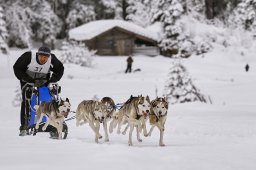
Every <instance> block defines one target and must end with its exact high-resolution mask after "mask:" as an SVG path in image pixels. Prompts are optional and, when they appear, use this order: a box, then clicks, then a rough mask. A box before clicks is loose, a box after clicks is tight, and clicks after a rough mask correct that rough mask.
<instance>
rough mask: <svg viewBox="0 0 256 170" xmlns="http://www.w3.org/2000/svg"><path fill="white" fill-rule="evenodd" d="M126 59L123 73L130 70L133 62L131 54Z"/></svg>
mask: <svg viewBox="0 0 256 170" xmlns="http://www.w3.org/2000/svg"><path fill="white" fill-rule="evenodd" d="M126 61H127V68H126V70H125V73H131V72H132V63H133V59H132V56H129V57H128V58H127V60H126Z"/></svg>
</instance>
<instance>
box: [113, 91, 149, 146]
mask: <svg viewBox="0 0 256 170" xmlns="http://www.w3.org/2000/svg"><path fill="white" fill-rule="evenodd" d="M149 112H150V99H149V97H148V96H147V97H143V96H142V95H140V96H138V97H133V96H131V97H130V99H129V100H127V101H126V102H125V103H124V105H123V106H122V107H121V108H120V110H119V111H118V112H117V113H116V114H115V115H114V118H113V120H112V122H111V123H110V127H109V130H110V132H113V128H114V127H116V125H117V124H118V129H117V133H118V134H120V131H121V126H122V125H124V124H126V123H128V125H127V126H126V128H125V130H124V132H123V134H125V132H126V130H127V129H128V128H130V131H129V140H128V145H129V146H131V145H133V143H132V132H133V129H134V127H136V129H137V140H138V141H139V142H141V141H142V140H141V138H140V132H141V130H142V128H143V132H144V135H145V136H146V134H147V129H146V120H147V117H148V115H149Z"/></svg>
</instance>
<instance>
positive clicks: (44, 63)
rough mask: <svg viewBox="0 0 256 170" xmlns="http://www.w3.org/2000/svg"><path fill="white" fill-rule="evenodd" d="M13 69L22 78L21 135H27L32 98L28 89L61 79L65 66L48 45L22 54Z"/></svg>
mask: <svg viewBox="0 0 256 170" xmlns="http://www.w3.org/2000/svg"><path fill="white" fill-rule="evenodd" d="M13 70H14V74H15V76H16V77H17V78H18V79H19V80H20V86H21V91H22V103H21V109H20V124H21V125H20V134H19V135H20V136H25V135H27V125H28V122H29V117H30V115H29V113H30V112H29V109H30V108H29V107H30V103H28V100H26V99H30V98H31V93H27V91H28V89H29V88H31V87H33V86H34V87H41V86H48V84H49V83H54V82H57V81H59V80H60V79H61V77H62V75H63V72H64V67H63V64H62V63H61V62H60V61H59V60H58V59H57V57H56V56H55V55H54V54H52V53H51V50H50V49H49V48H48V47H40V48H39V49H38V51H37V52H35V53H33V52H32V51H27V52H25V53H24V54H22V55H21V56H20V57H19V58H18V60H17V61H16V62H15V64H14V66H13Z"/></svg>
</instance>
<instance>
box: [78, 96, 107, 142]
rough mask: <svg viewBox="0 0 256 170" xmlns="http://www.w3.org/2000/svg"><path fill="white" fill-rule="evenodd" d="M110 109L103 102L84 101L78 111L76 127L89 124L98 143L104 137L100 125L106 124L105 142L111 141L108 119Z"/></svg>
mask: <svg viewBox="0 0 256 170" xmlns="http://www.w3.org/2000/svg"><path fill="white" fill-rule="evenodd" d="M107 109H108V107H107V106H106V105H105V104H103V103H102V102H101V101H96V100H84V101H82V102H81V103H80V104H79V105H78V107H77V109H76V125H77V126H80V125H83V124H85V123H89V126H90V127H91V128H92V130H93V132H94V133H95V142H96V143H98V142H99V139H101V138H102V136H101V135H100V133H99V130H100V123H104V125H103V126H104V131H105V141H109V138H108V134H107V128H106V127H107V125H106V120H105V119H106V117H107V115H108V110H107Z"/></svg>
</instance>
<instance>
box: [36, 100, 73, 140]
mask: <svg viewBox="0 0 256 170" xmlns="http://www.w3.org/2000/svg"><path fill="white" fill-rule="evenodd" d="M70 107H71V105H70V102H69V99H68V98H66V100H62V99H59V100H58V101H55V100H52V101H51V102H42V103H41V104H40V105H39V106H38V105H36V106H35V109H36V126H35V128H36V130H38V128H39V124H40V122H41V121H42V118H43V116H46V122H45V125H44V126H43V127H42V130H43V131H45V130H46V128H47V126H48V125H49V124H50V125H52V126H54V127H55V128H56V129H57V131H58V135H59V139H62V128H63V122H64V117H67V116H68V114H69V112H70Z"/></svg>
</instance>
